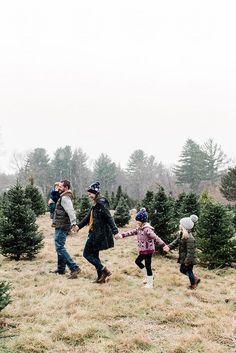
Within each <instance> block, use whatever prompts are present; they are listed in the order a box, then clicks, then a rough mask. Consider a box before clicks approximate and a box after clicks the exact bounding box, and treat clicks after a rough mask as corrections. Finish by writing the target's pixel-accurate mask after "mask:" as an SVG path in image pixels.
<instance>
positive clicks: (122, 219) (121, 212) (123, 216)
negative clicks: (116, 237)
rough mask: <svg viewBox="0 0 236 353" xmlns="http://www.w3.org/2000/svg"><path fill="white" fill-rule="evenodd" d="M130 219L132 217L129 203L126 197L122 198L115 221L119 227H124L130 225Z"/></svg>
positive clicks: (116, 211) (115, 214)
mask: <svg viewBox="0 0 236 353" xmlns="http://www.w3.org/2000/svg"><path fill="white" fill-rule="evenodd" d="M130 218H131V216H130V212H129V206H128V204H127V201H126V200H125V198H124V196H121V197H120V200H119V202H118V205H117V207H116V210H115V213H114V220H115V222H116V224H117V226H118V227H123V226H124V225H126V224H128V223H129V220H130Z"/></svg>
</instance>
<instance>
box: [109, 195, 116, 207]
mask: <svg viewBox="0 0 236 353" xmlns="http://www.w3.org/2000/svg"><path fill="white" fill-rule="evenodd" d="M110 208H111V210H114V209H115V194H114V191H112V193H111V202H110Z"/></svg>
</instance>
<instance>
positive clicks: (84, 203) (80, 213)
mask: <svg viewBox="0 0 236 353" xmlns="http://www.w3.org/2000/svg"><path fill="white" fill-rule="evenodd" d="M90 208H91V203H90V199H89V197H88V195H87V194H83V195H82V196H81V199H80V202H79V208H78V210H77V212H76V218H77V219H78V220H79V221H81V220H82V219H83V218H84V217H85V216H86V215H87V214H88V212H89V210H90Z"/></svg>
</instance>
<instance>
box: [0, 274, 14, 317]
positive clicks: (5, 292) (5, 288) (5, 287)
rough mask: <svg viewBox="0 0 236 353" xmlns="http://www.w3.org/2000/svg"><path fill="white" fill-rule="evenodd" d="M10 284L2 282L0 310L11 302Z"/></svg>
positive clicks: (0, 286) (0, 287)
mask: <svg viewBox="0 0 236 353" xmlns="http://www.w3.org/2000/svg"><path fill="white" fill-rule="evenodd" d="M9 291H10V284H9V283H8V282H6V281H2V282H0V311H1V310H3V309H4V308H5V307H6V306H7V305H8V304H10V303H11V299H10V293H9Z"/></svg>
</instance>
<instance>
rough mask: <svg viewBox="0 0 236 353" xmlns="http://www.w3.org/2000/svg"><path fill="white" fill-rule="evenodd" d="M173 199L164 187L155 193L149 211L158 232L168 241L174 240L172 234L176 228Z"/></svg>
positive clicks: (151, 220) (150, 218)
mask: <svg viewBox="0 0 236 353" xmlns="http://www.w3.org/2000/svg"><path fill="white" fill-rule="evenodd" d="M173 215H174V209H173V204H172V200H171V199H170V197H169V196H168V195H166V193H165V190H164V188H163V187H159V191H158V192H157V193H156V194H155V195H154V198H153V202H152V204H151V208H150V212H149V220H150V222H151V224H152V226H153V227H154V228H155V232H156V234H157V235H158V236H159V237H161V239H163V240H164V241H165V242H166V243H169V242H170V241H171V240H172V237H171V235H172V234H173V232H174V231H175V229H176V224H175V222H174V217H173Z"/></svg>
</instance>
